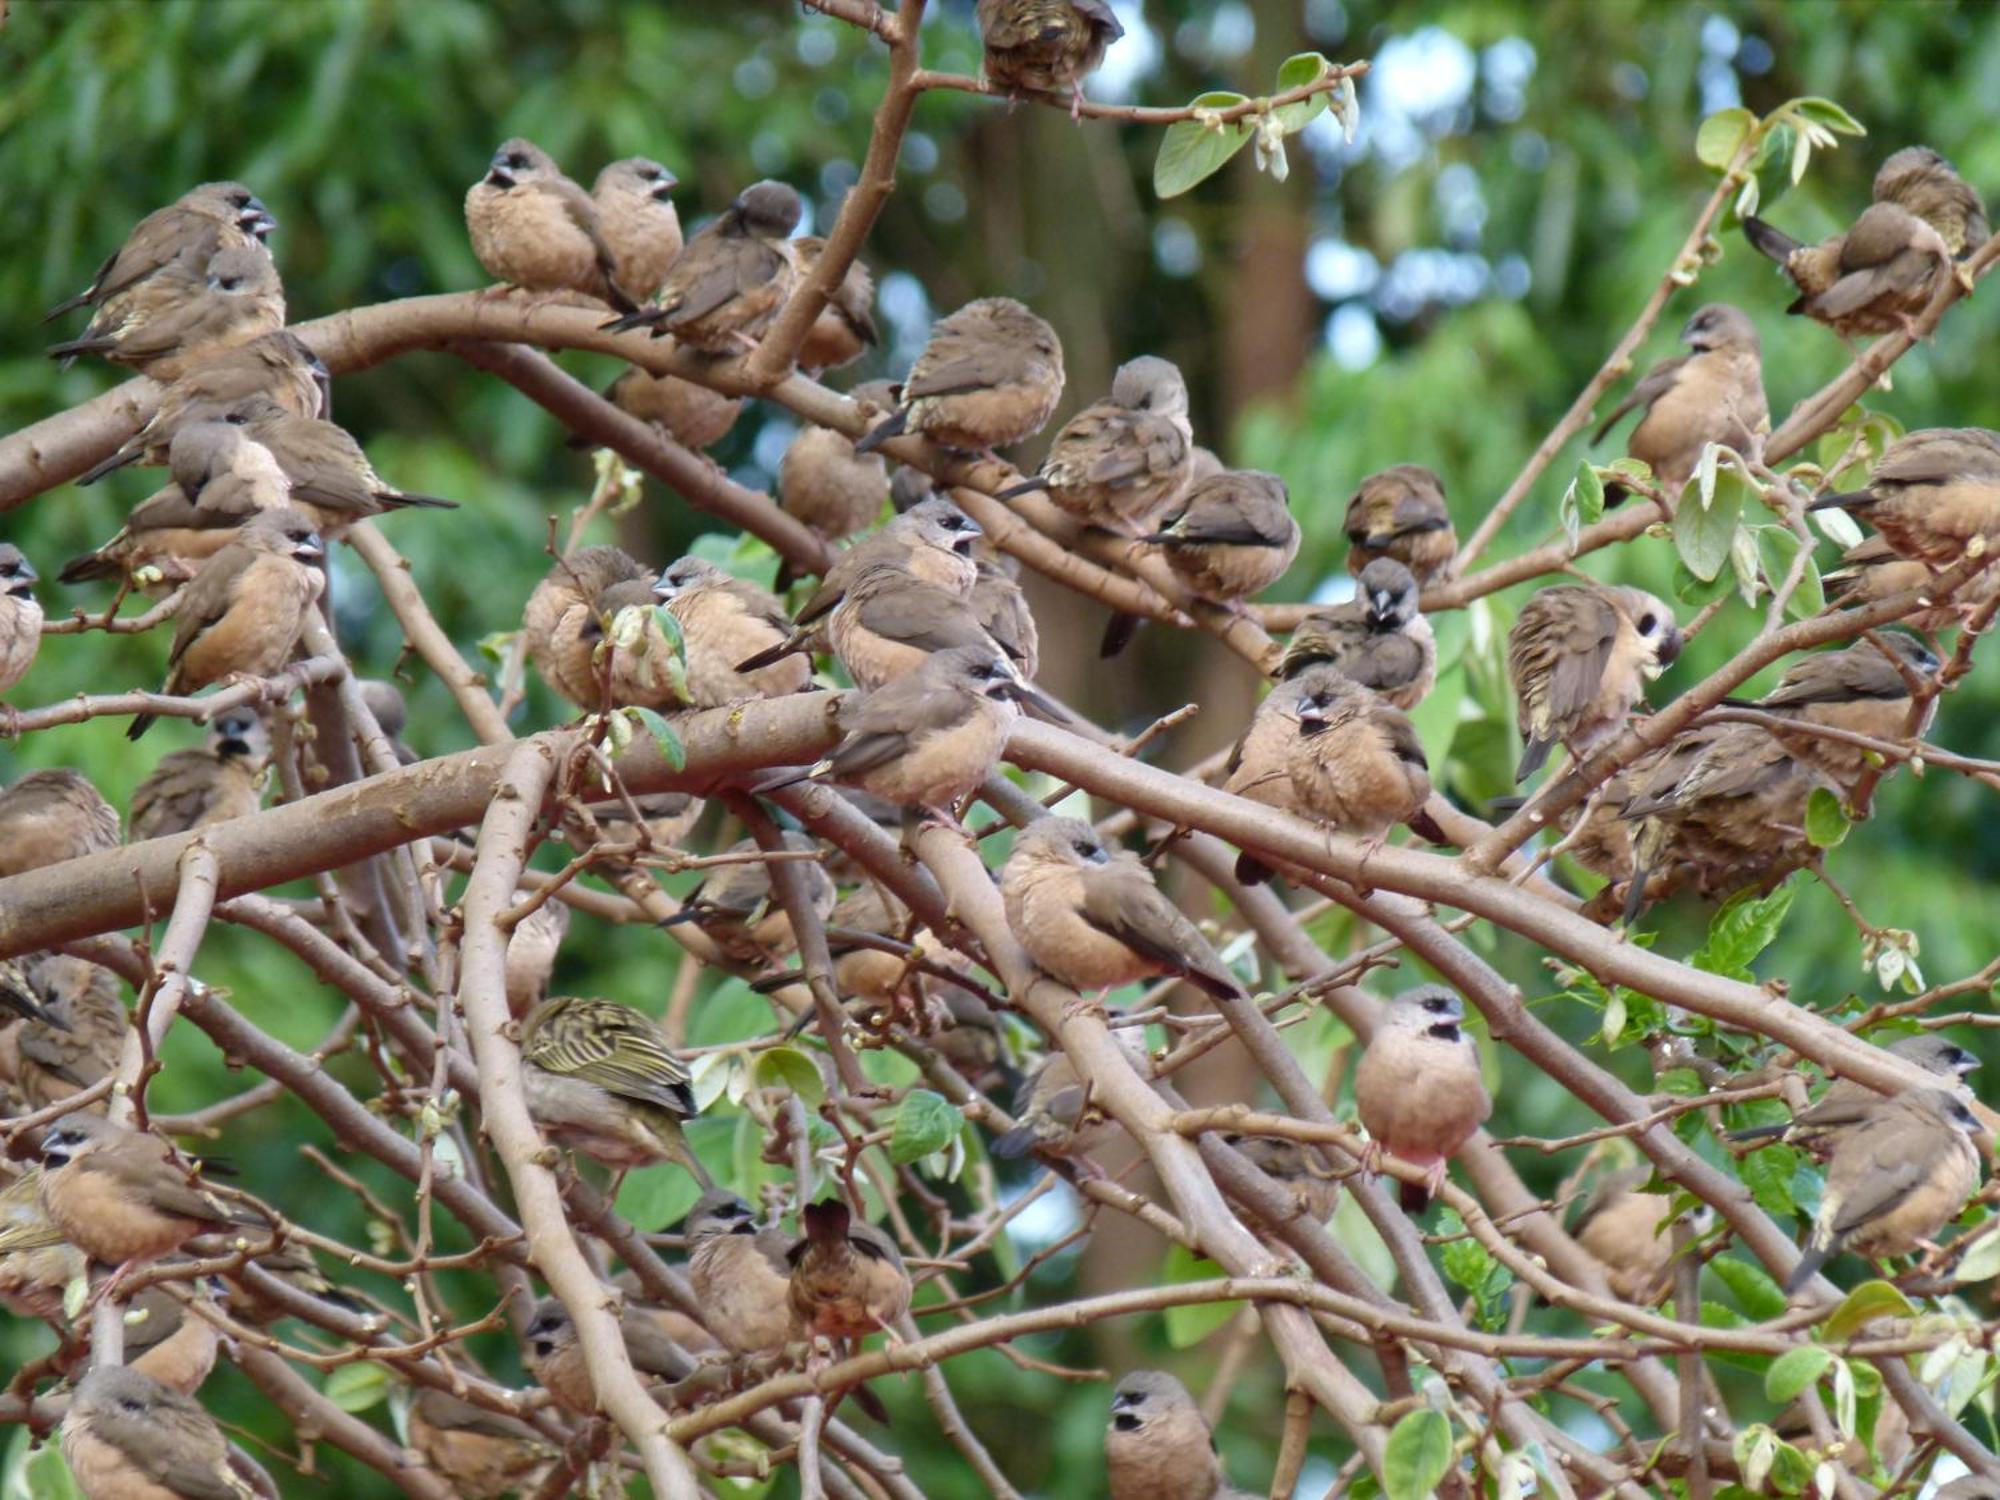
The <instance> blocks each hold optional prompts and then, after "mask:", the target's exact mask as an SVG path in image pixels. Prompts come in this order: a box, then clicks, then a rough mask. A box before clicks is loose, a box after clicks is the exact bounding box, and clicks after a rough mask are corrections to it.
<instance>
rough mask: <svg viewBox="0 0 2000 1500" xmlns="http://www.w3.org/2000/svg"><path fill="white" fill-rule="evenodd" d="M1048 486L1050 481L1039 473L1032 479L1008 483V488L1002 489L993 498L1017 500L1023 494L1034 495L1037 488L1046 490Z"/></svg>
mask: <svg viewBox="0 0 2000 1500" xmlns="http://www.w3.org/2000/svg"><path fill="white" fill-rule="evenodd" d="M1048 487H1049V482H1048V481H1047V480H1046V479H1044V478H1042V476H1041V475H1039V474H1037V475H1035V476H1034V477H1033V478H1031V479H1024V480H1022V481H1021V482H1020V483H1019V484H1010V485H1008V486H1007V488H1006V489H1004V490H1001V491H1000V492H999V493H997V494H996V495H994V497H993V498H994V499H995V500H1017V499H1019V498H1020V497H1021V496H1023V495H1032V494H1034V492H1035V491H1036V490H1045V489H1047V488H1048Z"/></svg>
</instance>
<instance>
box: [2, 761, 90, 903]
mask: <svg viewBox="0 0 2000 1500" xmlns="http://www.w3.org/2000/svg"><path fill="white" fill-rule="evenodd" d="M117 847H118V810H117V809H116V808H114V807H113V806H112V805H111V804H110V803H109V802H106V801H105V800H104V795H103V794H102V793H101V792H99V791H98V790H97V788H96V787H94V786H92V785H91V783H90V778H89V777H87V776H85V775H84V774H83V773H82V772H81V771H71V770H68V769H64V768H56V769H51V770H46V771H30V772H29V773H28V774H27V775H26V776H23V777H22V778H21V779H20V780H19V781H17V782H15V783H14V784H13V785H12V786H10V787H8V788H7V790H6V791H4V792H0V876H5V875H19V874H20V873H21V872H22V871H24V870H38V869H40V868H42V867H43V866H44V865H53V864H59V863H61V862H62V861H63V860H66V859H77V858H80V857H81V856H83V855H85V854H96V853H99V852H100V851H102V850H105V849H115V848H117Z"/></svg>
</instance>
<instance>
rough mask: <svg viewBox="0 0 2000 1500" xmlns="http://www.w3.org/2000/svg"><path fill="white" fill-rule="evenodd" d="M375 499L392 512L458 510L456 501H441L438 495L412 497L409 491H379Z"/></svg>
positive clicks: (376, 492)
mask: <svg viewBox="0 0 2000 1500" xmlns="http://www.w3.org/2000/svg"><path fill="white" fill-rule="evenodd" d="M375 498H376V499H377V500H380V501H381V502H382V503H383V504H384V505H386V506H388V507H389V508H390V509H391V510H402V509H405V508H409V507H414V508H416V509H418V510H457V509H458V502H457V501H456V500H441V499H439V498H438V497H437V496H436V495H412V494H411V493H409V492H408V491H407V490H377V491H375Z"/></svg>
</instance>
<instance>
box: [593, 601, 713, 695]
mask: <svg viewBox="0 0 2000 1500" xmlns="http://www.w3.org/2000/svg"><path fill="white" fill-rule="evenodd" d="M653 589H654V580H653V579H652V577H651V576H650V575H647V576H644V577H640V578H628V579H626V580H625V581H624V582H622V583H614V584H612V585H611V587H610V588H608V589H605V590H604V591H603V592H602V593H600V594H599V595H598V596H597V597H596V598H595V599H593V600H591V603H590V613H589V615H588V616H587V617H586V618H585V619H584V622H583V629H582V642H583V644H584V645H586V646H588V647H589V648H590V652H591V666H592V668H593V669H595V670H597V671H598V672H599V673H600V675H601V679H602V681H603V684H604V696H605V697H606V698H608V699H609V700H610V702H612V703H613V704H616V705H617V706H619V707H621V708H624V707H635V708H654V709H660V708H681V707H684V706H685V705H686V704H687V702H688V691H687V663H686V661H685V660H684V659H683V657H682V654H681V652H680V651H679V650H678V649H677V648H676V646H675V644H674V642H673V641H672V640H670V639H669V638H668V635H667V631H666V630H665V629H664V628H663V627H662V623H661V621H660V619H659V617H658V616H657V615H655V614H654V611H655V610H656V609H658V608H659V607H660V606H659V601H658V600H657V599H656V598H655V597H654V593H653ZM590 706H592V705H590V704H579V705H578V707H590Z"/></svg>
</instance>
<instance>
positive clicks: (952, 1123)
mask: <svg viewBox="0 0 2000 1500" xmlns="http://www.w3.org/2000/svg"><path fill="white" fill-rule="evenodd" d="M964 1126H965V1116H964V1115H963V1114H962V1113H960V1111H959V1109H958V1107H957V1106H956V1105H954V1104H952V1103H950V1102H949V1101H947V1100H946V1098H945V1097H944V1095H942V1094H934V1093H932V1092H931V1091H930V1090H929V1089H911V1090H910V1092H909V1093H907V1094H905V1095H904V1096H903V1102H902V1104H900V1105H899V1106H898V1107H897V1109H896V1128H895V1131H894V1133H893V1134H892V1135H891V1136H890V1137H889V1160H890V1161H892V1162H895V1163H896V1164H897V1165H898V1166H901V1165H902V1164H903V1163H905V1162H912V1161H921V1160H922V1159H923V1158H924V1157H926V1156H929V1155H931V1154H932V1153H933V1152H936V1151H942V1150H944V1148H945V1147H946V1146H949V1145H950V1144H951V1143H952V1142H953V1141H954V1140H956V1139H957V1138H958V1133H959V1131H960V1130H961V1129H963V1128H964Z"/></svg>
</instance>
